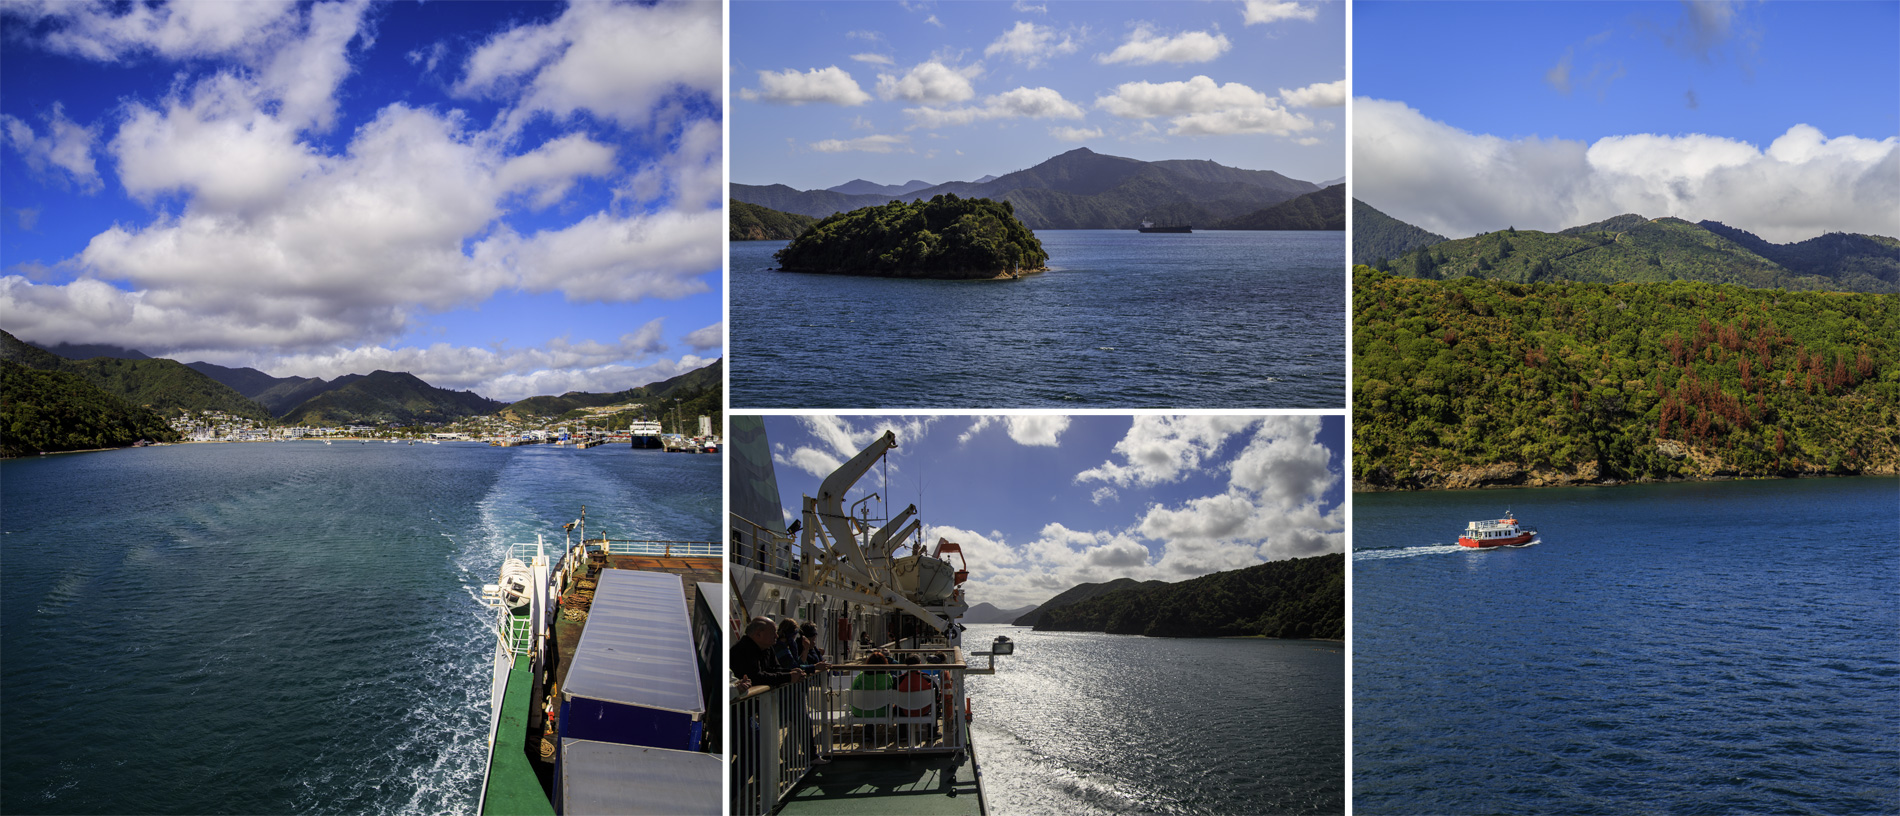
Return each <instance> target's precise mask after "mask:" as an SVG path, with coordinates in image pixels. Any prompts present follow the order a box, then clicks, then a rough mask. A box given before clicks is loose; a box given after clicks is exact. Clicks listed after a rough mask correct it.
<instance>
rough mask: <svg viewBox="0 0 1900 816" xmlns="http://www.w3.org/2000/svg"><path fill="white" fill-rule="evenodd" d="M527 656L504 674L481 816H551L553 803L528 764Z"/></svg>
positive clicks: (530, 691) (529, 682)
mask: <svg viewBox="0 0 1900 816" xmlns="http://www.w3.org/2000/svg"><path fill="white" fill-rule="evenodd" d="M530 674H531V672H529V671H528V656H527V655H519V656H517V657H515V665H514V668H512V669H509V670H508V690H507V691H506V692H505V693H504V695H503V697H502V704H501V728H500V729H498V730H497V731H496V732H495V747H494V751H493V753H491V754H490V755H489V760H488V762H489V765H488V783H487V787H486V788H485V789H484V791H483V794H482V813H483V814H484V816H489V815H490V814H493V816H531V815H532V816H541V815H542V814H546V815H547V816H553V813H554V803H552V802H549V801H548V794H547V791H545V790H543V789H542V788H541V780H540V779H539V778H537V777H536V776H535V774H534V766H533V765H531V764H529V762H528V753H527V742H526V740H527V735H528V710H529V708H530V707H531V706H532V705H533V704H534V703H533V701H532V700H529V699H528V697H529V696H530V695H532V694H533V693H534V692H533V686H534V678H533V677H531V676H529V675H530Z"/></svg>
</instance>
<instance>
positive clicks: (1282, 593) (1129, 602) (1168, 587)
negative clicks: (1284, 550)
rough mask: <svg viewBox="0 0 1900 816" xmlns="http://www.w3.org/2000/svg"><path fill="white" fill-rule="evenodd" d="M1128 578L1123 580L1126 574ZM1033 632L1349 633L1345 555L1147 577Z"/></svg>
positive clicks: (1051, 613) (1050, 617) (1061, 612)
mask: <svg viewBox="0 0 1900 816" xmlns="http://www.w3.org/2000/svg"><path fill="white" fill-rule="evenodd" d="M1124 580H1126V579H1124ZM1047 606H1048V605H1047V604H1045V605H1044V607H1045V608H1044V609H1043V610H1042V615H1041V619H1040V620H1038V621H1036V624H1035V625H1036V629H1037V631H1043V630H1052V631H1058V632H1107V633H1109V634H1112V635H1113V634H1125V635H1148V636H1150V637H1270V638H1330V639H1343V638H1345V636H1346V557H1345V556H1344V555H1340V554H1338V553H1334V554H1332V555H1318V556H1313V557H1311V558H1290V559H1287V560H1284V561H1269V562H1267V563H1265V564H1260V565H1258V566H1252V567H1247V568H1245V569H1237V570H1229V571H1226V572H1216V573H1213V574H1211V575H1203V576H1201V577H1199V578H1194V579H1191V580H1187V581H1181V582H1178V583H1172V584H1165V583H1160V582H1158V581H1148V582H1143V583H1140V584H1133V585H1131V586H1129V587H1128V588H1126V589H1119V590H1116V591H1113V592H1109V593H1106V594H1102V595H1096V596H1095V597H1092V598H1088V599H1086V600H1080V601H1076V602H1074V603H1071V604H1068V605H1066V606H1059V607H1056V608H1054V609H1049V608H1047Z"/></svg>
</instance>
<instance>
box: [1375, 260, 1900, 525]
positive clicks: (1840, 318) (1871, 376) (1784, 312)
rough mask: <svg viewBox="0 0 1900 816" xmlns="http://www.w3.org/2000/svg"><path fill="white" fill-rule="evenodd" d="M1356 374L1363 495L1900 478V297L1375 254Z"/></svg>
mask: <svg viewBox="0 0 1900 816" xmlns="http://www.w3.org/2000/svg"><path fill="white" fill-rule="evenodd" d="M1494 235H1495V233H1494ZM1353 383H1354V392H1353V393H1354V403H1353V434H1354V436H1353V439H1354V442H1353V454H1354V455H1353V472H1354V474H1353V475H1354V480H1355V486H1356V487H1357V488H1358V489H1391V488H1400V489H1404V488H1432V487H1473V486H1481V485H1490V484H1497V485H1509V484H1561V483H1568V482H1605V481H1624V480H1656V479H1672V478H1710V477H1721V476H1729V475H1738V476H1772V475H1801V474H1821V473H1843V474H1845V473H1896V472H1900V296H1896V295H1872V294H1841V293H1823V292H1787V291H1780V290H1772V289H1749V288H1744V287H1741V286H1732V285H1712V284H1707V283H1697V282H1672V283H1627V284H1614V285H1610V284H1581V283H1573V284H1523V283H1513V282H1507V281H1493V280H1481V279H1476V278H1459V279H1454V280H1447V281H1432V280H1418V279H1411V278H1403V277H1396V276H1392V275H1387V274H1384V273H1380V272H1377V271H1374V270H1372V269H1370V268H1367V267H1363V266H1362V267H1359V268H1357V269H1356V270H1355V274H1354V284H1353Z"/></svg>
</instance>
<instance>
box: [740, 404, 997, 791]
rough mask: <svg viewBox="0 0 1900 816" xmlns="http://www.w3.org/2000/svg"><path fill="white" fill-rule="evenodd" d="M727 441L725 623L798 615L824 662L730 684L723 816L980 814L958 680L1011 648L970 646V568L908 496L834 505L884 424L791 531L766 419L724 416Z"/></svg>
mask: <svg viewBox="0 0 1900 816" xmlns="http://www.w3.org/2000/svg"><path fill="white" fill-rule="evenodd" d="M728 441H729V442H730V443H731V445H732V455H731V458H730V460H729V467H730V474H729V477H730V478H729V484H730V485H731V488H730V489H731V505H730V507H731V520H730V521H731V523H730V525H729V526H730V529H731V531H732V539H731V547H732V552H731V555H730V559H729V562H728V566H727V578H728V580H729V582H730V584H731V590H732V595H731V597H732V603H731V608H730V609H729V610H728V615H729V618H730V621H729V627H730V631H731V632H732V633H733V634H734V636H735V637H738V636H740V635H741V634H742V633H744V632H745V630H746V628H747V626H748V624H749V623H750V622H751V621H753V620H755V619H758V618H766V619H768V620H772V621H783V620H785V619H788V618H789V619H792V620H795V621H798V622H801V623H810V624H813V625H814V627H815V628H816V630H817V633H818V634H817V637H816V638H814V642H815V643H816V644H817V645H818V646H819V647H820V648H822V649H823V650H824V654H825V658H824V659H825V661H826V662H827V663H828V664H829V665H828V667H827V668H825V669H823V670H815V671H813V672H812V673H811V674H810V675H809V676H807V677H806V678H805V679H803V680H798V681H795V682H790V683H785V684H782V685H778V686H772V687H763V686H747V685H745V684H743V683H739V682H733V683H731V684H730V685H729V687H728V699H729V714H728V716H727V718H726V719H727V722H728V723H729V726H730V729H731V740H730V741H731V745H732V750H731V759H730V761H731V768H730V771H729V775H730V797H731V806H732V811H731V812H732V813H733V814H735V816H763V815H764V814H771V813H779V814H802V813H813V814H817V813H842V812H863V813H897V814H901V813H933V814H937V813H941V814H971V815H972V816H981V814H983V813H985V811H986V808H985V804H984V797H983V787H982V784H981V776H980V774H979V773H978V764H977V761H978V756H977V750H976V746H975V745H974V744H972V742H971V739H970V721H971V719H972V717H973V716H978V715H977V714H976V712H975V711H974V706H973V704H972V702H971V700H970V699H969V697H968V696H967V683H966V682H965V680H966V678H967V677H968V676H969V675H973V674H989V673H992V672H994V671H995V659H996V655H999V654H1008V653H1010V652H1011V650H1012V649H1013V646H1012V645H1011V644H1009V643H1008V642H1007V641H1006V640H1004V639H999V642H997V643H995V644H993V645H991V646H989V647H987V648H985V649H984V650H983V651H976V652H971V651H966V648H965V644H964V643H963V639H962V633H963V626H962V625H961V624H960V623H958V622H957V619H958V618H960V617H962V616H963V614H964V612H965V611H967V610H968V609H969V604H968V602H967V601H966V600H965V598H964V594H963V584H964V582H965V580H966V579H968V577H969V565H968V564H967V563H964V562H963V554H962V551H961V548H960V547H959V546H958V545H957V544H956V543H955V542H951V541H947V540H944V539H942V538H939V539H937V541H936V542H934V543H930V542H928V541H927V538H928V537H927V536H925V535H924V534H923V529H924V528H923V523H922V521H921V520H919V519H918V518H917V513H918V511H917V507H916V505H914V504H912V505H910V506H908V507H906V508H904V509H903V510H901V511H899V512H897V513H895V514H892V513H890V512H888V510H887V509H885V508H886V507H888V505H889V502H888V500H887V499H886V498H885V497H883V496H880V495H879V494H877V493H870V494H867V495H866V496H865V497H864V498H862V499H859V500H858V501H856V502H853V503H851V504H850V505H849V506H847V505H846V499H847V495H848V494H849V492H850V491H851V490H852V488H853V486H854V485H855V484H856V483H857V482H858V480H859V479H860V478H862V477H863V476H864V475H865V474H866V473H868V472H869V471H870V470H871V469H872V467H873V466H874V465H876V464H877V463H878V462H879V461H880V460H881V459H883V458H884V456H885V455H886V454H887V453H888V452H890V451H891V450H892V449H894V448H896V447H897V444H898V440H897V437H896V436H895V434H893V433H891V432H886V433H885V434H884V435H883V436H880V437H879V438H877V439H876V440H874V441H873V442H872V443H871V444H870V445H869V446H867V447H865V448H864V449H863V450H861V451H859V453H858V454H857V455H856V456H854V457H852V459H851V460H850V461H848V462H845V463H844V464H843V465H841V466H839V467H838V468H837V469H836V470H835V471H833V472H832V473H831V474H830V475H828V476H826V477H825V479H824V480H823V481H822V482H821V483H820V484H819V485H818V486H817V491H816V494H815V495H806V496H804V497H803V498H802V500H801V506H800V507H799V508H797V512H796V513H795V514H793V518H795V519H796V521H794V522H793V523H792V524H790V525H787V524H786V523H785V519H786V514H785V513H784V512H783V511H782V510H781V509H780V508H781V504H780V499H779V488H778V480H777V476H776V474H775V472H774V470H773V466H772V455H771V446H770V444H769V443H768V441H767V439H766V434H765V425H764V420H763V418H761V417H733V418H732V419H731V425H730V429H729V435H728ZM953 556H954V557H955V559H956V561H957V563H955V564H953V563H952V562H951V560H950V559H951V557H953ZM885 661H888V662H885Z"/></svg>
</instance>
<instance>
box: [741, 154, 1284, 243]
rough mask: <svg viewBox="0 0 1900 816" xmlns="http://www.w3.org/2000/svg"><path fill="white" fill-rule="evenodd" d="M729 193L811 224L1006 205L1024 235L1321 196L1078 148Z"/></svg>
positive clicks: (1260, 174) (1205, 216)
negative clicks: (979, 171)
mask: <svg viewBox="0 0 1900 816" xmlns="http://www.w3.org/2000/svg"><path fill="white" fill-rule="evenodd" d="M867 184H868V182H867ZM873 186H876V185H873ZM907 186H909V185H900V186H899V188H900V189H901V188H902V187H907ZM730 189H731V195H732V197H733V198H735V199H738V200H740V201H744V202H747V203H750V204H758V205H760V206H763V207H770V208H772V209H774V210H780V211H782V212H788V213H797V214H800V215H809V216H812V217H814V218H823V217H825V216H828V215H831V214H832V213H834V212H848V211H851V210H855V209H859V208H862V207H871V206H878V205H883V204H887V203H890V202H891V201H893V200H900V199H901V200H905V201H910V200H915V199H920V198H921V199H929V198H931V197H933V196H936V195H939V194H943V193H954V194H956V195H957V196H959V197H962V198H989V199H996V200H1003V201H1008V202H1010V203H1011V205H1013V206H1014V208H1015V213H1016V217H1017V218H1019V219H1021V220H1022V222H1023V223H1024V224H1026V225H1028V226H1029V228H1031V229H1133V228H1135V227H1137V226H1139V225H1140V224H1141V222H1142V221H1153V222H1155V223H1157V224H1198V225H1208V224H1213V223H1216V222H1219V221H1224V220H1227V219H1232V218H1238V217H1240V216H1244V215H1248V214H1250V213H1254V212H1257V211H1259V210H1261V209H1263V208H1266V207H1270V206H1272V205H1274V204H1279V203H1281V202H1283V201H1287V200H1289V199H1292V198H1296V197H1298V196H1301V195H1305V194H1307V193H1312V192H1317V191H1318V190H1320V189H1321V188H1320V186H1319V185H1317V184H1313V183H1311V182H1306V181H1300V180H1297V179H1291V178H1287V177H1286V176H1283V175H1280V174H1279V173H1275V172H1273V171H1270V170H1242V169H1239V168H1234V167H1227V166H1224V165H1221V164H1216V163H1214V162H1211V161H1203V160H1171V161H1158V162H1146V161H1140V160H1137V159H1129V158H1122V157H1119V156H1106V155H1102V154H1100V153H1096V152H1094V151H1092V150H1089V149H1088V148H1086V147H1081V148H1076V149H1075V150H1071V151H1069V152H1067V153H1063V154H1061V155H1059V156H1056V157H1054V158H1051V159H1049V160H1048V161H1045V162H1043V163H1041V164H1038V165H1036V166H1034V167H1031V168H1029V169H1026V170H1018V171H1016V172H1013V173H1007V174H1004V175H1002V176H997V177H994V178H987V180H985V179H979V180H977V181H953V182H948V183H945V184H938V185H935V186H930V187H922V188H917V189H912V190H909V191H907V192H903V193H889V192H878V193H871V194H850V193H844V192H839V190H840V189H865V188H863V187H862V186H859V187H853V186H851V185H849V184H846V185H839V186H838V187H834V188H832V189H828V190H803V191H801V190H794V189H792V188H791V187H787V186H785V185H783V184H773V185H767V186H757V185H749V184H734V185H731V188H730Z"/></svg>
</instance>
